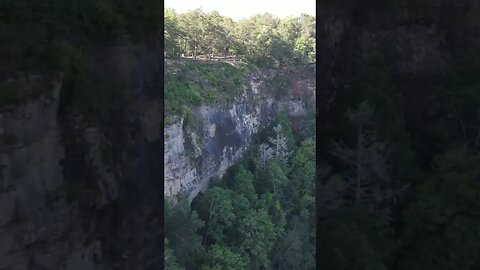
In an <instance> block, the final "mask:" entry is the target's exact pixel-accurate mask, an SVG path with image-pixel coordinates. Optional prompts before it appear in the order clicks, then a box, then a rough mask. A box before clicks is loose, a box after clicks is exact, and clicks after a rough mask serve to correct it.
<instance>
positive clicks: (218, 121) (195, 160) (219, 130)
mask: <svg viewBox="0 0 480 270" xmlns="http://www.w3.org/2000/svg"><path fill="white" fill-rule="evenodd" d="M308 71H309V72H310V74H309V75H310V76H308V75H307V77H306V78H299V77H297V76H295V75H297V74H295V72H294V73H287V74H285V75H286V76H292V77H293V79H292V81H291V83H290V84H289V85H288V86H287V88H288V91H287V92H288V93H287V95H286V96H285V97H282V98H274V97H273V96H272V94H269V93H271V91H269V90H271V89H268V88H267V87H266V86H265V76H264V74H257V75H258V76H255V77H253V76H252V77H251V78H250V80H249V84H250V85H249V87H248V88H247V89H245V91H244V93H243V94H242V95H241V96H240V97H238V98H237V99H236V100H235V102H234V103H233V104H231V105H225V104H223V105H215V106H200V107H197V108H195V110H194V114H195V115H196V116H197V117H196V121H197V125H196V126H199V127H198V128H190V127H188V126H186V125H184V123H183V119H177V121H176V122H175V123H174V124H171V125H168V126H165V129H164V133H165V135H164V136H165V159H164V172H165V186H164V193H165V196H174V195H177V194H178V193H180V192H186V193H187V195H188V196H189V199H190V200H193V198H194V197H195V196H196V195H197V194H198V193H199V192H203V191H205V190H206V189H207V188H208V185H209V181H210V179H211V178H214V177H221V176H222V175H223V174H224V173H225V172H226V170H227V169H228V168H229V167H231V166H232V165H234V164H235V162H236V161H238V159H240V158H241V157H242V155H243V153H244V152H245V150H247V148H248V147H249V145H250V142H251V138H252V135H254V134H255V133H256V132H258V131H259V130H260V129H261V128H262V127H265V126H266V125H268V123H269V122H270V121H272V120H273V118H274V117H275V115H276V114H277V113H278V112H279V111H280V110H287V111H288V112H289V114H290V116H295V117H301V116H304V115H305V114H306V112H307V106H308V105H307V103H310V105H311V103H314V99H315V79H314V78H315V76H314V75H315V71H314V69H313V67H311V68H310V69H308ZM296 72H297V73H299V71H296ZM266 76H268V75H266Z"/></svg>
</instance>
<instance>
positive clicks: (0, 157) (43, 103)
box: [0, 44, 314, 270]
mask: <svg viewBox="0 0 480 270" xmlns="http://www.w3.org/2000/svg"><path fill="white" fill-rule="evenodd" d="M87 52H88V53H86V56H85V58H86V59H85V60H86V67H85V73H86V76H87V79H88V82H89V84H87V85H83V86H82V87H83V88H81V92H80V93H82V94H85V93H86V95H83V96H82V97H81V98H79V97H75V98H73V99H72V98H69V95H71V94H72V93H74V92H72V84H71V83H72V82H71V81H67V80H65V79H63V78H62V77H61V76H47V75H44V76H43V75H42V76H30V77H26V78H23V79H18V81H16V82H12V81H10V82H9V83H11V84H13V85H15V87H17V88H18V91H19V95H18V96H19V97H20V99H19V100H18V101H19V102H17V103H15V104H12V105H7V106H5V105H0V269H2V270H3V269H8V270H10V269H12V270H17V269H18V270H25V269H35V270H37V269H64V270H76V269H78V270H80V269H82V270H103V269H105V270H106V269H125V270H126V269H128V270H132V269H133V270H135V269H142V270H143V269H161V267H162V263H163V260H162V254H161V253H162V247H163V242H162V241H163V235H162V227H163V221H162V217H163V208H162V202H163V194H162V193H161V191H162V187H164V186H166V185H167V183H169V182H168V181H164V175H163V171H162V169H163V168H164V169H165V170H166V172H165V173H166V175H167V176H168V175H171V178H172V177H175V179H178V180H181V181H183V182H181V184H182V185H184V186H188V185H189V183H193V184H190V185H191V186H192V187H194V189H192V194H191V196H192V197H193V196H194V195H195V192H198V191H200V190H201V189H202V188H204V187H205V186H206V184H207V183H208V181H205V179H208V177H207V176H215V175H221V174H222V173H223V172H224V171H225V170H226V168H228V167H229V166H231V165H232V164H233V163H234V162H235V160H237V159H238V158H240V156H241V154H242V153H243V151H244V150H245V149H246V147H248V143H249V140H250V136H251V135H252V134H253V133H254V132H255V131H257V130H258V128H259V125H262V124H265V123H267V122H268V120H269V119H271V118H272V115H270V112H273V111H275V109H274V108H275V106H276V104H280V103H282V102H283V103H282V104H283V105H281V106H287V107H288V104H290V102H289V101H288V99H287V100H283V101H281V102H280V103H279V102H273V100H272V97H269V96H268V95H267V94H266V93H267V92H268V91H267V90H268V89H267V88H266V87H265V83H264V82H261V81H260V80H258V81H256V84H255V83H253V82H252V83H253V84H254V86H253V90H254V91H256V92H257V94H258V95H262V97H261V98H260V99H259V100H257V101H258V102H257V103H250V102H253V100H252V98H253V96H250V94H248V95H244V96H243V97H241V98H239V99H238V101H237V102H235V103H234V104H231V105H223V106H218V107H217V106H210V107H207V106H206V107H198V108H196V111H195V114H196V115H197V116H198V119H197V120H198V124H199V125H197V129H194V131H193V132H192V131H190V130H189V129H188V128H186V127H184V125H183V122H182V120H179V121H178V122H177V124H174V125H171V126H167V127H166V129H165V130H164V132H163V133H162V122H163V108H162V102H163V101H162V100H161V91H162V88H163V82H162V81H161V80H160V78H161V74H162V72H163V70H162V68H161V63H162V61H163V60H162V51H161V50H159V49H158V47H155V46H154V47H147V46H143V45H142V46H140V45H129V44H125V45H119V46H114V47H108V48H90V49H89V50H88V51H87ZM313 74H314V73H312V76H311V77H310V82H303V83H302V81H303V80H304V79H300V80H297V81H298V82H299V83H298V84H294V85H292V87H290V88H291V89H297V90H298V89H303V88H302V87H304V86H306V85H309V86H310V88H308V87H307V88H306V89H313V88H312V87H311V86H312V81H313V78H314V76H313ZM252 80H253V78H252ZM248 91H250V90H248ZM299 92H301V91H299ZM249 93H250V92H249ZM312 93H313V92H312ZM312 93H310V94H309V95H310V97H312ZM85 97H87V99H85ZM0 98H1V97H0ZM289 98H290V99H291V100H293V103H292V104H294V105H292V106H293V107H292V108H293V109H294V110H295V112H296V113H297V114H301V113H302V111H303V110H304V109H303V107H302V104H303V102H301V101H299V99H301V98H302V97H301V96H300V95H298V93H297V94H295V95H294V94H291V95H289ZM299 102H300V103H299ZM297 103H298V104H297ZM164 135H165V136H167V140H166V141H167V144H164V138H163V136H164ZM163 146H165V147H167V149H166V151H165V152H164V151H163V150H164V149H163ZM164 157H165V160H169V165H171V166H165V167H162V159H163V158H164ZM195 179H197V182H195ZM179 185H180V184H178V183H175V184H172V185H171V187H172V192H175V191H174V186H179Z"/></svg>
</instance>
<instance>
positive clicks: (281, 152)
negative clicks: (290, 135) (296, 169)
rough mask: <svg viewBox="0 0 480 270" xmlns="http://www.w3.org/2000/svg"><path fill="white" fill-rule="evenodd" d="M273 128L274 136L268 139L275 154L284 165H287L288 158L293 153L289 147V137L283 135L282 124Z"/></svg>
mask: <svg viewBox="0 0 480 270" xmlns="http://www.w3.org/2000/svg"><path fill="white" fill-rule="evenodd" d="M273 130H274V131H275V135H274V137H271V138H269V139H268V141H269V142H270V144H271V145H272V148H273V154H274V155H273V156H274V157H275V158H276V159H278V160H279V161H280V162H281V163H282V164H283V165H287V163H288V158H289V156H290V154H291V153H292V152H291V151H289V149H288V144H287V138H286V137H285V136H284V135H283V132H282V126H281V125H280V124H278V125H277V126H276V127H274V128H273Z"/></svg>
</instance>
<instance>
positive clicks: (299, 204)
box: [284, 139, 316, 217]
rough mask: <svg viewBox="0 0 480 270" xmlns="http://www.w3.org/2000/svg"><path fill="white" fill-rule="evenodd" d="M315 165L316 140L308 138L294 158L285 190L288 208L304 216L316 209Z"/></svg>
mask: <svg viewBox="0 0 480 270" xmlns="http://www.w3.org/2000/svg"><path fill="white" fill-rule="evenodd" d="M315 167H316V162H315V141H313V140H312V139H308V140H306V141H304V142H302V144H301V146H300V148H299V149H298V150H297V151H296V152H295V154H294V156H293V158H292V166H291V168H292V169H291V170H290V172H289V179H290V182H289V184H288V185H287V188H285V190H284V194H285V196H284V198H285V204H286V205H287V209H288V210H289V211H291V212H297V213H299V214H300V215H301V216H304V217H307V216H310V215H311V214H313V211H314V202H315V197H314V196H315V195H314V193H313V192H314V190H315Z"/></svg>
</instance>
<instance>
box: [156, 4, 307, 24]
mask: <svg viewBox="0 0 480 270" xmlns="http://www.w3.org/2000/svg"><path fill="white" fill-rule="evenodd" d="M164 3H165V8H173V9H175V11H176V12H178V13H184V12H187V11H190V10H194V9H196V8H199V7H202V10H203V11H204V12H210V11H214V10H216V11H218V13H220V15H223V16H228V17H230V18H232V19H234V20H240V19H243V18H248V17H250V16H253V15H256V14H258V13H265V12H268V13H271V14H273V15H274V16H276V17H280V18H284V17H287V16H299V15H300V14H302V13H306V14H309V15H312V16H315V0H165V2H164Z"/></svg>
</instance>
